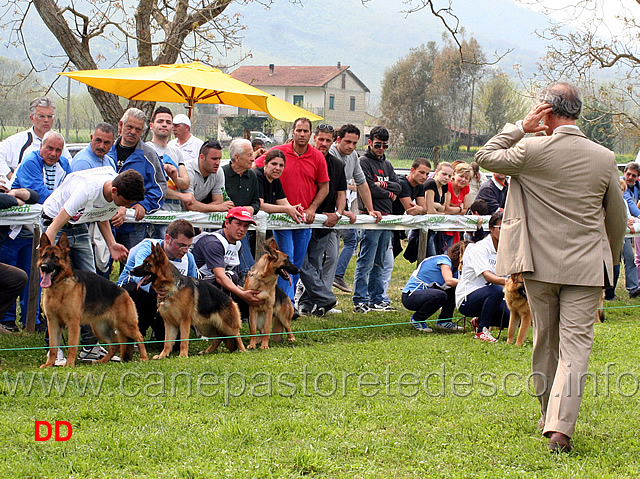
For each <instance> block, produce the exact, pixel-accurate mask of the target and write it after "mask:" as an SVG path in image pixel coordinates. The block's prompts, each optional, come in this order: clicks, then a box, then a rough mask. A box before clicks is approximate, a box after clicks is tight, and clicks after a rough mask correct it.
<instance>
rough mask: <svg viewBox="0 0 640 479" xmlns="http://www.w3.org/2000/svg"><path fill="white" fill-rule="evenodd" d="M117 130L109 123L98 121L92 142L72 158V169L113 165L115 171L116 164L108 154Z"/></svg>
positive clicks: (78, 169)
mask: <svg viewBox="0 0 640 479" xmlns="http://www.w3.org/2000/svg"><path fill="white" fill-rule="evenodd" d="M115 132H116V130H115V128H114V127H113V126H112V125H110V124H109V123H98V125H96V129H95V130H94V132H93V135H91V143H89V144H88V145H87V146H86V148H84V149H83V150H82V151H80V152H78V154H77V155H76V156H74V157H73V159H72V160H71V170H72V171H80V170H88V169H90V168H100V167H102V166H111V167H112V168H113V170H114V171H115V169H116V164H115V162H114V161H113V158H110V157H108V156H107V153H108V152H109V149H110V148H111V146H112V145H113V141H114V139H115Z"/></svg>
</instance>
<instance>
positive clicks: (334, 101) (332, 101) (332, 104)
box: [329, 95, 336, 110]
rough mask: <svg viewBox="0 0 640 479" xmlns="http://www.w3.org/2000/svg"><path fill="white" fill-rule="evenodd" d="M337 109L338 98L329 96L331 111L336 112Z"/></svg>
mask: <svg viewBox="0 0 640 479" xmlns="http://www.w3.org/2000/svg"><path fill="white" fill-rule="evenodd" d="M335 109H336V96H335V95H329V110H335Z"/></svg>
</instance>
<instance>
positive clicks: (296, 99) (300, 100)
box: [293, 95, 304, 107]
mask: <svg viewBox="0 0 640 479" xmlns="http://www.w3.org/2000/svg"><path fill="white" fill-rule="evenodd" d="M293 104H294V105H298V106H299V107H302V105H303V104H304V95H293Z"/></svg>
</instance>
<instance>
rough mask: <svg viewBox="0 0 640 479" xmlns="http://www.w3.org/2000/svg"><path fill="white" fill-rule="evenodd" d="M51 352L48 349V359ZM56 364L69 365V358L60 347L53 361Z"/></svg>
mask: <svg viewBox="0 0 640 479" xmlns="http://www.w3.org/2000/svg"><path fill="white" fill-rule="evenodd" d="M50 353H51V351H47V360H49V354H50ZM53 365H54V366H66V365H67V358H65V357H64V353H63V352H62V349H60V348H58V354H56V360H55V362H54V363H53Z"/></svg>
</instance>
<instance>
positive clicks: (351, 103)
mask: <svg viewBox="0 0 640 479" xmlns="http://www.w3.org/2000/svg"><path fill="white" fill-rule="evenodd" d="M349 111H356V97H355V96H352V97H350V98H349Z"/></svg>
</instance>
